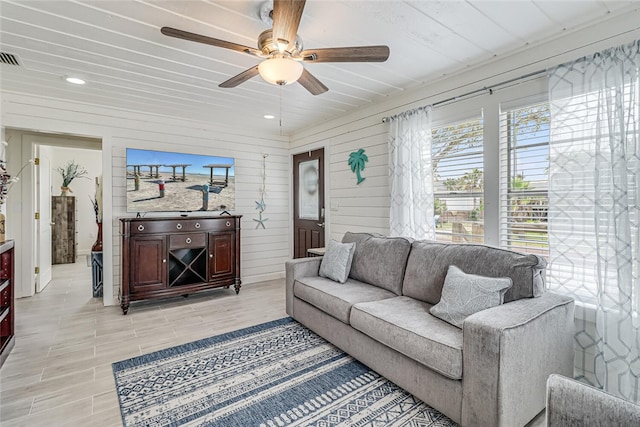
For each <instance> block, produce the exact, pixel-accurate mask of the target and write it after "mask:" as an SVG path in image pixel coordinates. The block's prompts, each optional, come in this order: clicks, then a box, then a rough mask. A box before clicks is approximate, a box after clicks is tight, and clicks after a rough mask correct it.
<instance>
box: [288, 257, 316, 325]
mask: <svg viewBox="0 0 640 427" xmlns="http://www.w3.org/2000/svg"><path fill="white" fill-rule="evenodd" d="M322 258H323V257H309V258H298V259H292V260H289V261H287V262H286V263H285V264H284V265H285V274H286V276H285V277H286V285H285V286H286V293H287V294H286V295H287V314H288V315H289V316H291V317H293V284H294V283H295V281H296V279H299V278H301V277H310V276H317V275H318V272H319V271H320V263H321V262H322Z"/></svg>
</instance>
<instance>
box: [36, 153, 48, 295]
mask: <svg viewBox="0 0 640 427" xmlns="http://www.w3.org/2000/svg"><path fill="white" fill-rule="evenodd" d="M41 148H43V147H41ZM43 151H46V150H42V149H41V150H40V165H39V166H38V168H37V173H36V175H37V180H38V181H37V183H36V185H37V192H36V194H38V212H39V214H40V219H39V220H38V221H36V230H37V233H38V246H39V248H38V254H37V255H38V263H37V264H36V265H37V266H38V267H39V268H40V274H38V275H37V278H36V292H42V290H43V289H44V288H45V287H46V286H47V285H48V284H49V282H50V281H51V225H52V224H51V162H50V161H49V158H48V157H47V156H46V154H44V153H43Z"/></svg>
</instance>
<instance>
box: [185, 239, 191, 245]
mask: <svg viewBox="0 0 640 427" xmlns="http://www.w3.org/2000/svg"><path fill="white" fill-rule="evenodd" d="M185 242H186V243H187V245H188V244H189V243H191V237H187V239H186V240H185Z"/></svg>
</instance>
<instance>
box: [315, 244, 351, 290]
mask: <svg viewBox="0 0 640 427" xmlns="http://www.w3.org/2000/svg"><path fill="white" fill-rule="evenodd" d="M355 247H356V244H355V243H339V242H336V241H335V240H330V241H329V244H328V245H327V250H326V252H325V254H324V256H323V257H322V262H321V263H320V272H319V274H320V276H322V277H327V278H329V279H331V280H334V281H336V282H340V283H344V282H346V281H347V278H348V277H349V272H350V271H351V262H352V261H353V252H354V250H355Z"/></svg>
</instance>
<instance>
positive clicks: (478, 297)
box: [429, 265, 511, 328]
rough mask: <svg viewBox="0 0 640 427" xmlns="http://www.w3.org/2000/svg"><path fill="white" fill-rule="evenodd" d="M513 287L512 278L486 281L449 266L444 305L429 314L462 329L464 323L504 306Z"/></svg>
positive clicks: (442, 300) (442, 299) (491, 278)
mask: <svg viewBox="0 0 640 427" xmlns="http://www.w3.org/2000/svg"><path fill="white" fill-rule="evenodd" d="M510 287H511V279H510V278H508V277H501V278H495V277H484V276H478V275H477V274H466V273H465V272H464V271H462V270H460V269H459V268H458V267H456V266H455V265H450V266H449V271H448V272H447V277H446V278H445V279H444V286H443V287H442V298H440V302H439V303H437V304H436V305H434V306H433V307H431V309H430V310H429V312H430V313H431V314H433V315H434V316H436V317H437V318H439V319H442V320H444V321H445V322H447V323H451V324H452V325H453V326H456V327H458V328H462V324H463V323H464V319H466V318H467V317H469V316H471V315H472V314H474V313H477V312H479V311H482V310H486V309H487V308H491V307H496V306H499V305H500V304H502V302H503V300H504V294H505V292H507V289H509V288H510Z"/></svg>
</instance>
